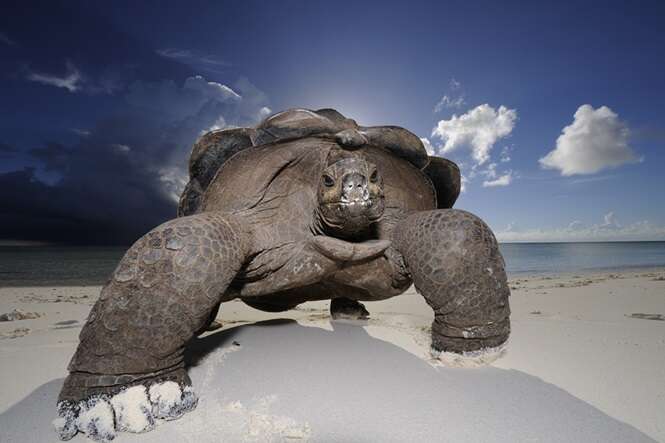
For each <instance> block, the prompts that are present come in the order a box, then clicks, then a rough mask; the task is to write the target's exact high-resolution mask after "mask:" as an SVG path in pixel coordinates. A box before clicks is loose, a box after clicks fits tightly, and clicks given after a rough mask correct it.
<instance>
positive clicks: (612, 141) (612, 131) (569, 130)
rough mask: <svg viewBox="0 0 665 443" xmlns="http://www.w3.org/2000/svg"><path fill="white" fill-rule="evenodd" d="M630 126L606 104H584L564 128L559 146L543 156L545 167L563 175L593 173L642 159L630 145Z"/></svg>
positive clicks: (557, 142) (542, 162) (543, 165)
mask: <svg viewBox="0 0 665 443" xmlns="http://www.w3.org/2000/svg"><path fill="white" fill-rule="evenodd" d="M629 135H630V131H629V129H628V126H627V125H626V124H625V123H624V122H622V121H621V120H619V117H618V115H617V114H616V113H614V112H613V111H612V110H611V109H610V108H608V107H607V106H601V107H600V108H598V109H593V107H592V106H591V105H582V106H580V107H579V108H578V109H577V111H576V112H575V116H574V120H573V123H571V124H570V125H568V126H566V127H565V128H563V131H562V133H561V135H560V136H559V138H558V139H557V141H556V148H555V149H554V150H553V151H551V152H550V153H549V154H547V155H546V156H545V157H543V158H541V159H540V164H541V166H542V167H543V168H547V169H558V170H559V171H561V175H574V174H593V173H595V172H598V171H600V170H602V169H605V168H612V167H617V166H620V165H623V164H625V163H632V162H636V161H638V160H639V159H638V158H637V156H636V155H635V153H634V152H633V150H632V149H631V148H630V146H628V137H629Z"/></svg>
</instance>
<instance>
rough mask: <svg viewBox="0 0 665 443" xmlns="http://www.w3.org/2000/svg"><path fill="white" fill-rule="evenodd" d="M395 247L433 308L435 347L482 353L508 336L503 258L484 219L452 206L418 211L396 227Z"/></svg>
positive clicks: (462, 352) (494, 346) (452, 350)
mask: <svg viewBox="0 0 665 443" xmlns="http://www.w3.org/2000/svg"><path fill="white" fill-rule="evenodd" d="M393 245H394V246H395V248H396V249H397V250H398V251H399V252H400V253H401V254H402V256H403V258H404V262H405V264H406V267H407V269H408V272H409V273H410V275H411V277H412V278H413V282H414V284H415V286H416V289H417V290H418V292H420V293H421V294H422V295H423V296H424V297H425V300H426V301H427V303H428V304H429V305H430V306H431V307H432V309H433V310H434V322H433V323H432V348H433V350H434V351H437V352H442V351H444V352H454V353H458V354H466V355H469V353H470V352H473V354H472V355H478V354H479V353H476V352H474V351H481V350H485V349H488V348H490V349H491V348H497V347H499V346H500V345H502V344H503V343H504V342H505V341H506V340H507V339H508V335H509V333H510V320H509V315H510V308H509V306H508V297H509V295H510V289H509V287H508V283H507V278H506V272H505V270H504V261H503V258H502V257H501V253H500V252H499V248H498V244H497V242H496V239H495V238H494V235H493V234H492V232H491V231H490V229H489V227H488V226H487V225H486V224H485V223H483V221H482V220H480V219H479V218H478V217H476V216H474V215H472V214H470V213H468V212H465V211H459V210H454V209H439V210H433V211H422V212H417V213H415V214H412V215H410V216H409V217H407V218H406V219H405V220H403V221H402V222H401V223H400V224H399V225H398V226H397V228H396V229H395V231H394V233H393Z"/></svg>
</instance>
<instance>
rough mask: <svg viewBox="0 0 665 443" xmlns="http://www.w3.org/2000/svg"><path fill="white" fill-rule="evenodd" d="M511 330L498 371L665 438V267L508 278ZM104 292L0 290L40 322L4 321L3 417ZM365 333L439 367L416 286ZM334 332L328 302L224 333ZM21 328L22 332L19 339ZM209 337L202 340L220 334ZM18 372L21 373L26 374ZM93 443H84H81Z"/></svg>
mask: <svg viewBox="0 0 665 443" xmlns="http://www.w3.org/2000/svg"><path fill="white" fill-rule="evenodd" d="M509 284H510V285H511V292H512V296H511V308H512V316H511V321H512V334H511V338H510V340H509V345H508V352H507V354H506V355H505V356H504V357H503V358H501V359H500V360H497V361H496V362H494V363H493V364H492V366H494V367H495V368H501V369H504V370H515V371H521V372H522V373H526V374H529V375H531V376H535V377H538V378H539V379H541V380H543V381H544V382H547V383H550V384H552V385H554V386H557V387H558V388H561V389H563V390H564V391H566V392H567V393H569V394H571V395H572V396H574V397H576V398H578V399H580V400H582V401H584V402H586V403H588V404H590V405H592V406H593V407H595V408H598V409H599V410H600V411H602V412H603V413H605V414H607V415H609V416H610V417H613V418H614V419H617V420H619V421H621V422H624V423H627V424H629V425H631V426H634V427H635V428H637V429H639V430H640V431H642V432H644V433H645V434H647V435H649V436H650V437H652V438H655V439H656V440H657V441H664V442H665V426H663V425H662V424H661V419H662V416H661V415H660V414H659V411H663V410H665V385H663V383H662V380H665V366H663V364H662V356H663V355H665V321H658V320H656V319H655V318H656V317H652V318H653V319H649V317H632V315H633V314H646V315H661V316H662V315H665V295H664V294H665V267H657V268H653V267H649V268H640V269H630V270H627V269H624V270H621V271H616V270H613V271H597V270H594V272H570V273H559V274H530V275H528V276H527V275H516V274H509ZM99 290H100V286H59V287H51V286H23V287H0V315H1V314H3V313H7V312H10V311H11V310H12V309H15V308H19V309H22V310H23V311H26V312H37V313H38V314H40V317H39V318H36V319H29V320H15V321H10V322H0V361H3V364H2V365H0V380H3V381H2V382H0V386H1V389H2V392H3V396H2V397H1V398H0V414H2V413H3V412H5V411H7V410H8V409H9V408H11V407H12V405H14V404H17V402H20V401H21V399H23V398H25V397H26V396H28V395H29V394H30V393H31V392H32V391H33V390H34V389H36V388H37V387H38V386H40V385H42V384H44V383H47V382H49V381H51V380H53V379H57V378H60V377H64V376H65V375H66V369H65V368H66V365H67V362H68V360H69V358H70V357H71V355H72V353H73V351H74V349H75V347H76V345H77V343H78V333H79V331H80V328H81V326H82V325H83V323H84V322H85V319H86V317H87V313H88V311H89V310H90V307H91V306H92V304H93V303H94V301H95V300H96V297H97V296H98V295H99ZM365 305H366V307H367V309H368V310H369V311H370V315H371V316H370V320H369V321H367V322H365V323H364V324H363V326H362V328H363V329H364V330H365V331H366V333H367V334H368V335H369V336H371V337H372V338H374V339H378V340H381V341H384V342H388V343H391V344H393V345H395V346H398V347H399V348H401V349H403V350H405V351H407V352H409V353H410V354H412V355H415V356H417V357H418V358H420V359H421V360H424V361H427V362H429V363H431V362H432V361H431V356H430V354H429V336H428V333H429V326H430V323H431V321H432V319H433V314H432V312H431V309H430V308H429V307H428V306H427V305H426V303H425V302H424V300H423V299H422V297H420V296H419V295H418V294H417V293H416V292H415V290H414V288H413V287H412V288H410V289H409V290H408V291H407V292H406V293H405V294H403V295H401V296H397V297H394V298H391V299H388V300H384V301H380V302H366V303H365ZM280 318H281V319H291V320H295V321H296V322H297V323H298V325H300V326H306V327H314V328H319V329H324V330H326V331H332V330H333V329H334V328H333V326H334V325H333V323H332V322H330V320H329V316H328V303H327V302H326V301H321V302H308V303H304V304H302V305H300V306H299V307H297V308H296V309H294V310H291V311H286V312H283V313H274V314H273V313H266V312H261V311H257V310H254V309H252V308H250V307H248V306H246V305H244V304H243V303H242V302H240V301H232V302H228V303H225V304H223V305H222V309H221V310H220V314H219V316H218V319H219V320H220V321H221V322H222V325H223V327H222V329H221V331H225V330H231V329H233V328H237V327H238V326H242V325H249V324H252V323H257V322H262V321H265V320H274V319H280ZM17 329H24V330H25V329H27V330H28V331H27V332H25V331H24V332H25V333H24V334H23V335H20V334H19V335H18V336H16V337H15V338H10V335H11V334H12V333H13V332H14V331H15V330H17ZM216 332H218V331H215V332H213V333H207V334H204V336H203V337H206V336H209V335H213V334H215V333H216ZM16 374H21V376H20V377H17V376H16ZM81 441H84V440H81Z"/></svg>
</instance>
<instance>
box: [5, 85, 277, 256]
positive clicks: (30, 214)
mask: <svg viewBox="0 0 665 443" xmlns="http://www.w3.org/2000/svg"><path fill="white" fill-rule="evenodd" d="M236 89H237V91H238V92H235V91H234V90H233V89H232V88H228V87H225V86H223V85H221V84H218V83H215V82H208V81H206V80H205V79H203V78H202V77H199V76H196V77H191V78H188V79H187V80H186V81H185V82H184V83H183V84H182V85H180V86H178V85H177V84H176V83H175V82H173V81H170V80H169V81H163V82H157V83H155V82H152V83H151V82H136V83H134V84H133V85H131V86H130V87H129V89H128V91H129V92H128V93H127V96H126V100H127V107H126V109H125V111H124V112H123V113H121V114H117V115H114V116H113V117H109V118H107V119H104V120H102V121H100V122H99V123H98V124H97V126H96V127H95V128H94V129H92V130H91V132H90V135H89V136H87V137H85V138H83V139H82V140H81V141H80V142H79V143H78V144H76V145H74V146H65V145H62V144H58V143H53V142H50V143H45V144H44V145H43V146H40V147H37V148H34V149H32V150H30V151H29V154H30V155H31V156H32V157H33V158H34V159H35V160H36V161H37V162H38V163H39V164H40V165H41V168H40V170H41V171H43V172H44V173H48V174H50V175H51V176H53V175H55V176H56V177H58V178H57V180H56V182H55V183H54V184H53V185H49V184H46V183H44V182H43V181H41V180H40V178H39V171H37V170H35V169H34V168H27V169H24V170H21V171H14V172H10V173H6V174H2V175H0V201H2V208H0V224H1V225H2V237H3V238H11V239H17V240H39V241H59V242H68V243H87V244H89V243H99V244H117V243H129V242H131V241H133V240H135V239H136V238H137V237H139V236H140V235H142V234H143V233H145V232H146V231H148V230H149V229H150V228H152V227H154V226H155V225H157V224H159V223H161V222H163V221H165V220H168V219H170V218H172V217H173V216H174V215H175V205H176V199H177V196H178V195H179V194H180V192H181V190H182V187H183V186H184V184H185V183H186V179H187V169H186V167H187V157H188V155H189V151H190V149H191V146H192V144H193V143H194V141H195V140H196V139H197V138H198V137H199V136H200V135H201V134H202V133H203V132H205V131H206V130H208V129H209V128H211V127H220V126H226V125H248V124H253V123H255V122H256V120H257V119H258V118H259V117H260V116H261V112H262V111H261V106H260V105H262V104H263V99H262V96H261V95H260V94H258V93H257V92H256V91H255V90H253V89H252V88H251V85H250V84H249V83H247V82H242V83H240V84H238V85H237V87H236ZM257 96H258V98H257ZM263 112H265V111H263ZM0 146H1V147H0V153H1V152H5V151H7V152H11V151H12V149H11V147H9V146H6V145H0Z"/></svg>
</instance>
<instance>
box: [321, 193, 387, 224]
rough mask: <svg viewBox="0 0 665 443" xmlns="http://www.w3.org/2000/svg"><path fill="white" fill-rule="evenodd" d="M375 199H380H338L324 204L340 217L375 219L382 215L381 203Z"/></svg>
mask: <svg viewBox="0 0 665 443" xmlns="http://www.w3.org/2000/svg"><path fill="white" fill-rule="evenodd" d="M377 200H382V199H376V200H375V199H371V198H370V199H368V200H350V201H349V200H339V201H335V202H331V203H326V204H324V206H325V207H326V209H328V210H329V211H330V212H332V214H335V215H336V216H337V217H338V218H341V219H348V218H352V219H353V218H367V219H368V220H370V221H375V220H377V219H379V218H380V217H381V215H383V205H381V204H377V203H380V202H378V201H377ZM326 212H327V211H326Z"/></svg>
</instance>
